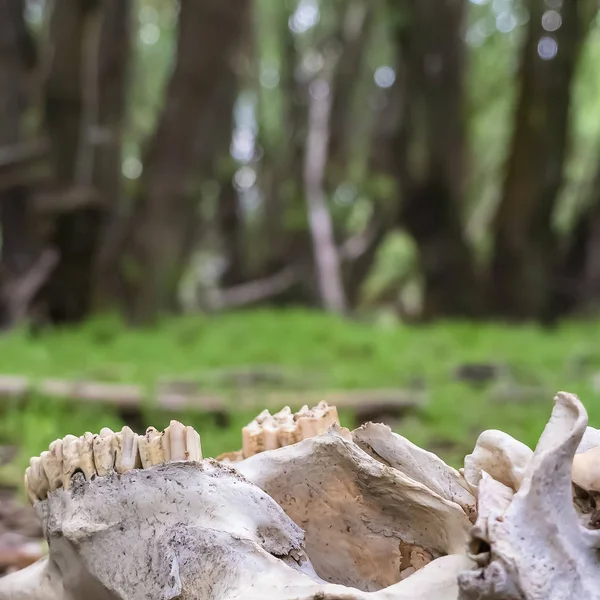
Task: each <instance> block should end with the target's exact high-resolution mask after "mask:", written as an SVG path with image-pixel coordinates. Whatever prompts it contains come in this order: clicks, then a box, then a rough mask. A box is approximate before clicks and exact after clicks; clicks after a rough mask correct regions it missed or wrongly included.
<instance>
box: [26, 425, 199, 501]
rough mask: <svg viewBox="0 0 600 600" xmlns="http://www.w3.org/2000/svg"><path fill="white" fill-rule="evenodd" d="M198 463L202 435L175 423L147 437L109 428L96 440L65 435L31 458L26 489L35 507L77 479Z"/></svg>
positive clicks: (84, 436)
mask: <svg viewBox="0 0 600 600" xmlns="http://www.w3.org/2000/svg"><path fill="white" fill-rule="evenodd" d="M200 460H202V448H201V444H200V436H199V435H198V433H197V432H196V431H195V430H194V429H193V427H185V426H184V425H182V424H181V423H179V422H178V421H171V423H170V425H169V426H168V427H167V428H166V429H165V431H164V432H162V433H159V432H158V431H157V430H156V429H154V428H153V427H151V428H149V429H148V431H147V432H146V435H145V436H139V435H136V434H135V433H134V432H133V431H132V430H131V429H130V428H129V427H123V429H122V430H121V431H119V432H117V433H114V432H113V431H111V430H110V429H108V428H106V427H105V428H103V429H102V430H101V431H100V433H99V434H98V435H93V434H91V433H89V432H87V433H85V434H84V435H83V436H81V437H76V436H74V435H67V436H65V437H64V438H63V439H62V440H56V441H54V442H52V443H51V444H50V448H49V450H48V451H46V452H42V454H41V456H40V457H34V458H32V459H31V461H30V466H29V468H28V469H27V470H26V472H25V489H26V492H27V495H28V497H29V499H30V501H31V503H32V504H34V503H35V502H37V501H39V500H44V499H45V498H46V497H47V495H48V494H49V493H50V492H53V491H55V490H57V489H59V488H64V489H69V488H70V487H71V485H72V481H73V478H74V477H75V475H76V474H80V475H82V476H83V478H84V479H85V480H86V481H89V480H91V479H93V478H95V477H106V476H107V475H110V474H111V473H114V472H116V473H118V474H119V475H122V474H124V473H126V472H127V471H130V470H132V469H140V468H147V467H151V466H153V465H158V464H163V463H166V462H173V461H200Z"/></svg>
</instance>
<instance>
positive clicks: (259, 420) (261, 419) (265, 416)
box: [254, 408, 271, 425]
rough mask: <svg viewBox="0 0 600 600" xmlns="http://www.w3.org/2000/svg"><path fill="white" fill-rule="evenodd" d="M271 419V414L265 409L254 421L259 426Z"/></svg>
mask: <svg viewBox="0 0 600 600" xmlns="http://www.w3.org/2000/svg"><path fill="white" fill-rule="evenodd" d="M270 418H271V413H270V412H269V410H268V409H266V408H265V410H263V411H262V412H261V413H260V414H259V415H258V417H256V419H254V420H255V421H256V422H257V423H258V424H259V425H262V424H263V423H264V422H265V421H266V420H267V419H270Z"/></svg>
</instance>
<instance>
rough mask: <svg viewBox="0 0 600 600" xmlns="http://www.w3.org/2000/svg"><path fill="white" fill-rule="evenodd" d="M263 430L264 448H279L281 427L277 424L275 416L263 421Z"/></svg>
mask: <svg viewBox="0 0 600 600" xmlns="http://www.w3.org/2000/svg"><path fill="white" fill-rule="evenodd" d="M262 430H263V439H264V444H265V447H264V449H265V450H275V449H276V448H279V439H278V434H279V427H278V426H277V423H276V422H275V419H273V417H269V418H268V419H265V420H264V421H263V423H262Z"/></svg>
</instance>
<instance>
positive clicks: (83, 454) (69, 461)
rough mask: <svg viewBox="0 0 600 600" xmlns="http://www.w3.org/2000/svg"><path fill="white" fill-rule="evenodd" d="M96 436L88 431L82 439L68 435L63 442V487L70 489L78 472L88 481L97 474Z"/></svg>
mask: <svg viewBox="0 0 600 600" xmlns="http://www.w3.org/2000/svg"><path fill="white" fill-rule="evenodd" d="M94 437H95V436H94V435H93V434H91V433H90V432H89V431H87V432H86V433H85V434H83V435H82V436H81V437H79V438H78V437H75V436H74V435H68V436H66V437H65V438H64V440H63V485H64V487H65V488H68V487H70V485H71V479H72V478H73V474H74V473H75V472H76V471H81V472H82V473H83V476H84V477H85V478H86V480H88V481H89V480H90V479H91V478H92V476H94V475H95V474H96V467H95V463H94Z"/></svg>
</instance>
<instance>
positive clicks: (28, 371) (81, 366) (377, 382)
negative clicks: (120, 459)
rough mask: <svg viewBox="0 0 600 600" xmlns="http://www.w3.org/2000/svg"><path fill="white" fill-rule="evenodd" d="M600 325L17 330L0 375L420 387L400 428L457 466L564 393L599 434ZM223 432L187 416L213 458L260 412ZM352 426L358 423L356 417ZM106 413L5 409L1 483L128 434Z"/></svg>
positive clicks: (236, 416)
mask: <svg viewBox="0 0 600 600" xmlns="http://www.w3.org/2000/svg"><path fill="white" fill-rule="evenodd" d="M599 335H600V322H571V323H565V324H563V325H561V326H560V327H557V328H556V329H553V330H544V329H541V328H539V327H537V326H533V325H530V326H514V327H511V326H507V325H500V324H481V323H478V324H474V323H466V322H465V323H461V322H447V323H438V324H435V325H431V326H421V327H415V326H406V325H402V324H400V325H398V324H393V323H389V322H387V321H386V322H383V321H380V322H378V321H375V320H369V321H347V320H344V319H341V318H337V317H332V316H328V315H325V314H322V313H317V312H311V311H306V310H286V311H277V312H274V311H267V310H259V311H246V312H238V313H231V314H226V315H223V316H216V317H215V316H212V317H202V316H193V317H192V316H190V317H180V318H177V319H171V320H165V321H163V322H161V323H160V324H159V325H158V326H154V327H153V328H149V329H138V330H132V329H126V328H125V327H124V326H122V324H120V322H119V321H118V320H117V319H113V318H98V319H94V320H92V321H90V322H88V323H86V324H85V325H83V326H80V327H75V328H67V329H60V330H52V331H48V332H46V333H43V334H41V335H39V336H36V337H32V336H31V335H30V334H29V333H27V332H26V331H15V332H13V333H10V334H8V335H6V336H4V337H1V338H0V358H1V360H0V372H1V373H2V374H10V375H26V376H29V377H32V378H41V377H56V378H61V377H64V378H82V379H85V378H88V379H94V380H103V381H121V382H131V383H138V384H141V385H143V386H145V388H146V389H147V390H148V391H149V392H151V391H152V389H153V387H154V384H155V382H156V380H157V379H160V378H164V377H180V378H193V379H196V380H200V381H204V382H206V386H207V389H210V390H211V391H212V390H215V389H218V391H219V392H220V393H222V394H224V395H225V396H227V394H228V391H230V390H228V389H227V386H225V385H224V384H223V383H215V382H216V379H215V373H216V372H217V370H222V369H227V368H238V367H240V368H241V367H253V366H260V367H262V366H265V365H268V366H269V367H271V368H273V367H277V368H279V369H281V370H282V372H284V373H286V374H287V375H288V376H289V378H290V381H291V383H290V384H289V388H290V389H298V388H308V389H313V390H314V389H317V390H332V389H336V390H339V389H365V388H406V387H407V386H409V385H410V383H411V382H412V381H414V380H415V379H416V378H420V379H421V380H423V381H424V383H425V385H426V389H427V391H428V396H429V402H428V404H427V405H426V406H424V407H423V409H422V410H421V411H419V412H418V413H417V414H415V415H412V416H410V417H407V418H406V419H403V420H402V421H399V422H398V423H397V424H396V425H395V429H396V430H397V431H398V432H400V433H402V434H403V435H405V436H406V437H408V438H409V439H411V440H412V441H414V442H415V443H417V444H419V445H422V446H424V447H426V448H429V449H432V450H435V451H436V452H438V453H439V454H440V455H441V456H443V457H444V458H446V459H447V460H449V461H450V462H452V463H454V464H458V463H459V462H460V460H461V458H462V456H463V455H464V454H465V452H468V451H469V450H470V449H471V448H472V447H473V444H474V442H475V440H476V438H477V435H478V434H479V433H480V432H481V431H482V430H484V429H489V428H497V429H503V430H505V431H507V432H509V433H511V434H512V435H514V436H516V437H517V438H519V439H521V440H522V441H524V442H525V443H527V444H529V445H531V446H534V445H535V442H536V440H537V437H538V436H539V434H540V432H541V430H542V428H543V426H544V424H545V422H546V420H547V418H548V416H549V414H550V411H551V408H552V398H553V394H554V393H555V392H556V391H558V390H568V391H572V392H575V393H577V394H579V395H580V396H581V398H582V399H583V401H584V403H585V405H586V407H587V409H588V413H589V416H590V423H591V424H596V425H597V426H600V398H599V393H598V392H597V391H595V390H594V386H593V378H594V375H595V374H596V373H597V372H598V373H600V344H598V339H600V338H599ZM474 362H477V363H494V364H503V365H507V366H508V367H509V368H510V369H511V371H512V376H511V377H509V378H501V379H500V380H497V381H495V382H493V383H490V384H488V385H486V386H479V387H477V386H473V385H472V384H469V383H466V382H461V381H456V379H455V378H454V377H453V372H454V370H455V368H456V367H458V366H460V365H463V364H465V363H474ZM231 403H232V415H233V416H232V419H231V422H230V424H229V426H228V427H226V428H222V427H219V426H218V425H217V423H215V422H214V419H213V418H212V417H209V416H202V415H198V414H195V415H192V414H190V415H178V418H181V420H183V421H185V422H186V423H189V424H192V425H195V426H196V427H197V428H198V430H199V431H200V432H201V435H202V443H203V450H204V453H205V455H206V456H214V455H216V454H218V453H220V452H223V451H225V450H231V449H236V448H238V447H239V446H240V428H241V426H242V425H244V424H245V423H246V422H248V420H249V419H251V418H252V417H253V416H254V411H244V412H239V411H236V410H235V400H231ZM172 416H173V415H167V414H158V413H157V412H156V411H153V409H152V408H151V407H147V408H146V409H145V410H144V414H143V419H144V421H145V422H151V423H152V424H153V425H155V426H156V427H164V426H165V425H166V424H167V422H168V420H169V418H170V417H172ZM342 420H343V421H344V422H346V423H347V424H350V423H351V415H348V414H343V415H342ZM121 425H122V422H121V419H120V417H119V416H118V414H117V413H116V412H115V411H114V410H112V409H110V408H104V407H98V406H89V405H85V404H81V403H80V404H77V403H73V402H66V401H65V402H58V401H56V400H54V399H47V398H43V397H32V398H29V399H28V400H27V402H25V403H23V402H16V401H15V402H4V403H3V404H0V444H15V445H17V446H18V448H19V454H18V458H17V459H16V461H14V462H13V464H12V465H9V466H8V467H7V466H5V467H4V468H3V471H2V474H0V477H4V478H6V477H9V478H11V479H12V478H13V477H14V474H15V473H19V477H20V473H22V468H23V467H24V465H25V464H26V462H27V460H28V458H29V456H31V455H35V454H39V453H40V452H41V451H42V450H43V449H45V448H46V447H47V446H48V444H49V442H51V441H52V440H53V439H56V438H57V437H62V436H64V435H66V434H67V433H73V434H80V433H83V432H84V431H93V432H96V431H98V430H99V429H100V428H101V427H103V426H108V427H112V428H120V427H121Z"/></svg>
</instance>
